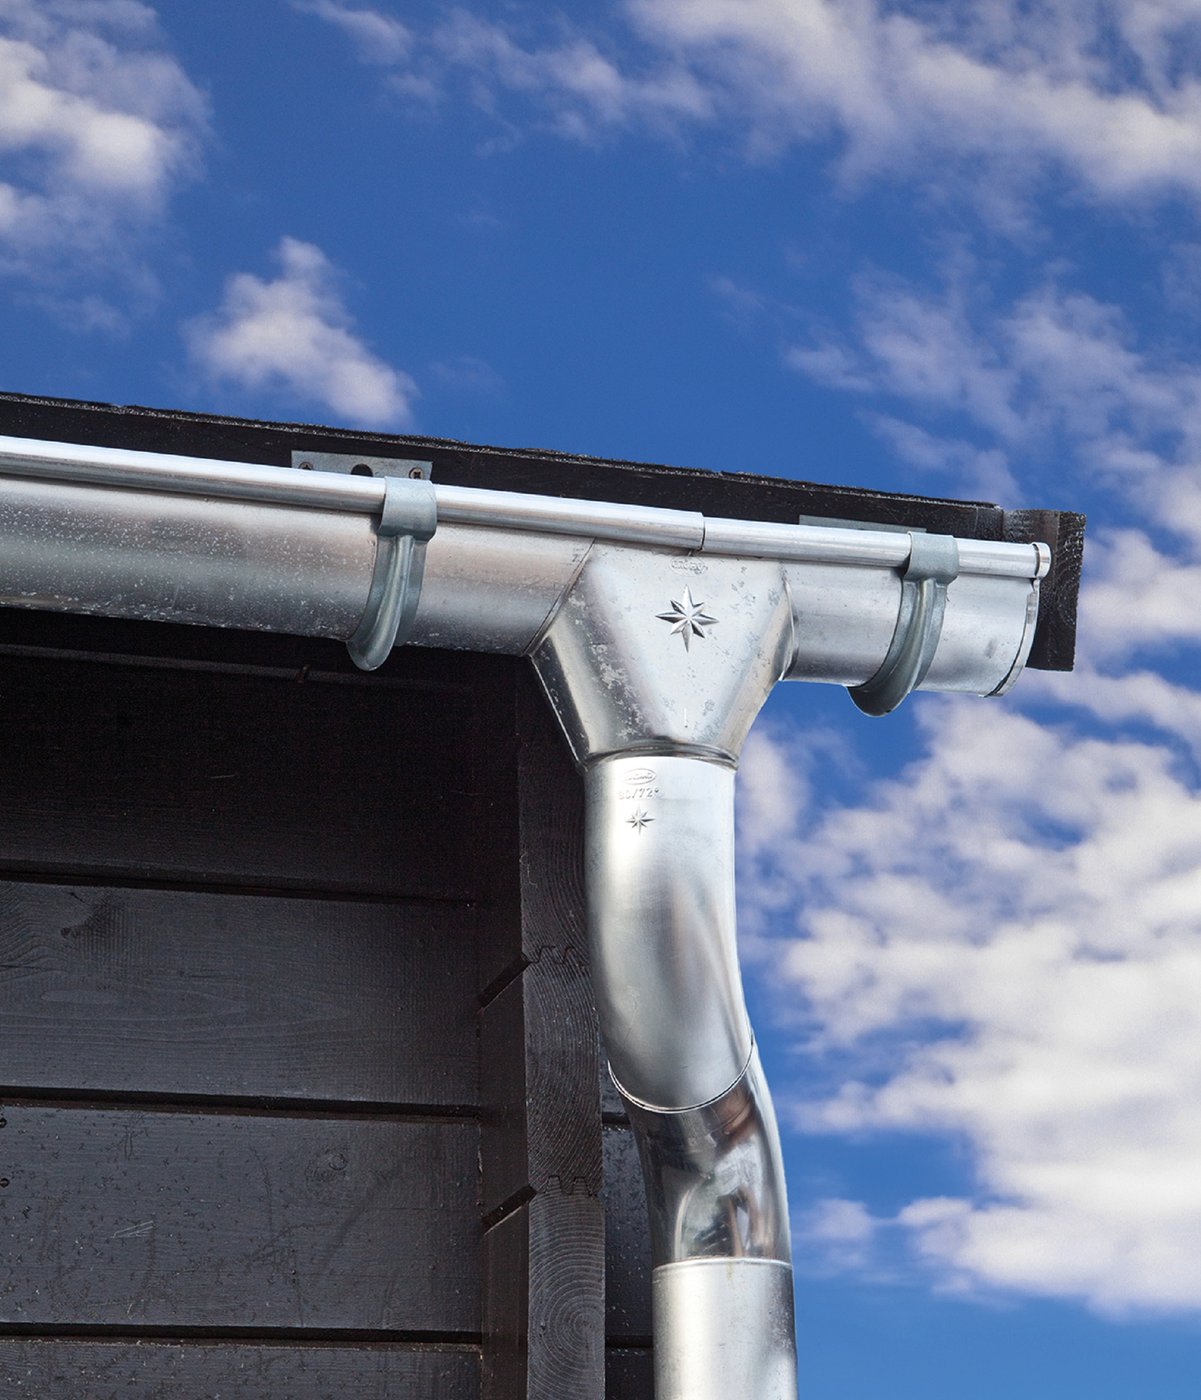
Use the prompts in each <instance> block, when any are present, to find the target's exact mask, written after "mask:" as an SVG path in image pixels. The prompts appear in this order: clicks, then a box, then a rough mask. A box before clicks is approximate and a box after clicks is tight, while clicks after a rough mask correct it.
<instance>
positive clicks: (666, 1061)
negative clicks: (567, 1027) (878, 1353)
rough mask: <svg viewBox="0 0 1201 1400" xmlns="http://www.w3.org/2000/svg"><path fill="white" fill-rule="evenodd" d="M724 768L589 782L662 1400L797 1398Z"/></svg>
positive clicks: (781, 1213)
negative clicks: (739, 931) (646, 1234)
mask: <svg viewBox="0 0 1201 1400" xmlns="http://www.w3.org/2000/svg"><path fill="white" fill-rule="evenodd" d="M733 789H734V770H733V768H732V766H730V765H728V764H726V763H719V762H715V761H713V760H711V759H706V758H699V757H695V756H687V755H678V754H645V753H639V754H635V755H632V756H625V755H610V756H608V757H606V758H604V759H601V760H600V761H598V762H597V763H594V764H593V765H591V766H590V768H589V769H588V770H587V772H586V773H585V791H586V804H587V805H586V811H587V822H586V827H585V830H586V837H585V840H586V851H587V855H586V881H587V890H588V906H589V925H590V941H591V948H592V959H593V979H594V985H595V987H596V995H597V1001H598V1006H599V1008H600V1020H601V1027H602V1030H603V1032H604V1035H605V1041H606V1045H607V1047H608V1049H609V1054H610V1069H611V1072H612V1074H613V1078H614V1081H615V1083H616V1084H617V1088H618V1090H619V1092H620V1093H621V1096H622V1099H623V1100H624V1102H625V1105H626V1108H627V1111H628V1112H629V1116H630V1122H631V1125H632V1127H633V1130H634V1134H635V1137H636V1139H637V1142H638V1150H639V1155H640V1158H641V1161H642V1170H643V1176H644V1179H645V1184H646V1199H647V1210H648V1215H649V1223H650V1236H651V1257H652V1265H653V1275H652V1308H653V1319H654V1347H655V1378H656V1379H655V1394H656V1396H657V1397H658V1400H719V1397H720V1400H732V1398H733V1397H745V1398H746V1400H793V1397H795V1396H796V1342H795V1332H794V1319H793V1297H792V1266H791V1254H790V1248H789V1223H788V1195H787V1191H786V1188H785V1184H784V1170H783V1163H782V1160H781V1153H780V1140H779V1133H778V1130H777V1127H776V1121H775V1115H774V1112H773V1110H772V1103H771V1097H770V1095H769V1093H768V1090H767V1085H766V1082H765V1080H764V1077H763V1072H762V1069H761V1067H760V1064H759V1055H758V1052H757V1050H756V1048H755V1044H754V1039H753V1035H752V1032H751V1027H750V1022H749V1020H748V1017H747V1012H746V1005H745V1001H744V999H743V991H742V982H741V976H740V974H739V969H738V961H737V949H736V942H735V938H736V934H735V917H734V882H733V858H734V857H733V844H734V843H733V835H734V833H733Z"/></svg>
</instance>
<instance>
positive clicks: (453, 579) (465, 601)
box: [410, 524, 591, 656]
mask: <svg viewBox="0 0 1201 1400" xmlns="http://www.w3.org/2000/svg"><path fill="white" fill-rule="evenodd" d="M590 545H591V541H589V540H585V539H573V538H572V537H571V536H569V535H535V534H521V533H518V532H516V531H509V530H486V529H483V528H482V527H477V526H472V525H443V524H439V526H438V530H437V533H436V534H435V535H434V537H433V539H431V540H430V542H429V544H428V545H427V546H426V551H425V563H426V567H425V578H424V581H423V583H422V586H421V599H420V604H419V606H418V609H417V616H416V619H415V621H414V623H413V631H412V635H411V638H410V640H411V641H413V642H414V643H416V645H418V646H423V647H447V648H450V649H451V650H454V651H491V652H500V653H502V654H505V655H508V656H523V655H525V653H526V652H528V651H529V650H530V648H531V647H532V646H533V645H534V644H535V642H536V641H537V640H538V638H539V637H540V636H541V635H542V633H543V631H544V630H545V628H546V626H547V624H548V623H549V622H550V619H551V618H552V617H553V616H554V614H555V612H556V610H557V609H558V607H559V604H560V603H561V602H562V600H563V598H564V595H565V594H566V592H567V590H568V588H569V587H570V586H571V582H572V580H573V579H574V578H575V576H576V574H577V573H578V572H579V570H580V566H581V565H582V564H583V562H584V559H585V558H586V556H587V554H588V550H589V548H590Z"/></svg>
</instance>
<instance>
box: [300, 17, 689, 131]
mask: <svg viewBox="0 0 1201 1400" xmlns="http://www.w3.org/2000/svg"><path fill="white" fill-rule="evenodd" d="M293 4H294V7H295V8H297V9H300V10H304V11H307V12H308V13H311V14H314V15H316V16H318V17H319V18H321V19H325V20H327V21H329V22H330V23H333V24H336V25H337V26H338V27H339V28H342V29H343V30H345V31H347V32H352V30H353V31H361V32H362V34H363V35H365V34H366V33H367V32H368V30H369V29H374V30H377V31H379V32H382V31H383V30H384V28H385V27H390V26H392V25H394V24H395V23H396V21H394V20H391V19H390V18H388V17H387V16H385V15H383V14H382V13H380V12H379V11H376V10H369V9H355V10H351V9H350V8H349V7H348V6H346V5H344V4H342V3H340V0H293ZM549 27H550V28H551V29H552V31H553V32H552V34H551V35H550V37H549V39H548V40H547V41H545V42H539V41H538V40H535V39H530V38H524V37H523V36H520V35H519V34H518V33H517V32H516V31H515V30H514V29H513V28H511V27H508V26H506V25H503V24H499V23H496V22H493V21H491V20H486V19H483V18H481V17H479V16H478V15H475V14H473V13H472V12H471V11H469V10H467V9H464V8H452V9H451V10H450V12H449V14H448V16H447V17H446V18H445V19H443V20H441V21H440V22H439V23H437V24H435V25H433V26H431V27H430V28H429V29H427V30H426V31H424V32H422V33H420V34H415V33H414V32H413V31H411V30H405V33H404V43H403V44H401V43H396V44H393V45H391V46H390V53H389V55H388V57H387V59H384V57H383V53H382V52H381V51H376V52H375V53H373V54H370V55H368V54H367V53H366V52H364V57H370V59H371V61H373V62H379V61H387V62H390V63H391V64H392V65H393V67H394V69H395V72H394V73H393V75H392V79H391V81H392V86H393V87H394V88H395V89H396V90H397V91H399V92H402V93H404V94H406V95H409V96H414V97H417V98H420V99H421V100H423V101H426V102H431V101H436V100H437V99H438V98H440V97H442V96H444V95H445V94H446V92H447V90H448V88H449V87H450V86H451V85H452V84H455V83H465V85H466V90H467V92H468V94H469V96H470V98H471V100H472V101H473V102H474V103H475V105H476V106H478V107H483V108H484V109H485V110H488V111H490V112H496V111H497V108H498V104H499V102H500V100H501V97H502V95H504V94H515V95H517V96H519V97H522V98H525V99H528V100H531V101H533V102H535V103H536V104H537V105H538V107H539V109H540V111H541V113H542V114H543V119H544V120H548V121H549V124H550V126H551V127H552V128H553V129H554V130H556V131H558V133H559V134H560V135H563V136H566V137H569V138H571V139H574V140H581V141H593V140H595V139H596V138H597V136H599V135H600V134H601V133H603V132H605V131H608V130H613V129H618V128H623V127H628V126H631V125H635V124H647V125H650V126H652V127H656V128H658V129H660V130H668V129H674V128H675V127H676V126H677V125H678V123H680V122H681V121H696V120H702V119H704V118H706V117H708V115H709V113H710V102H709V98H708V95H707V93H706V91H705V89H704V87H703V85H702V84H701V83H700V81H698V79H697V78H696V77H695V76H694V75H693V74H692V73H691V72H690V71H689V70H688V69H687V68H686V67H685V66H683V65H680V64H663V63H661V62H658V61H651V62H648V63H646V64H644V66H643V71H637V72H636V71H632V69H630V68H629V67H627V66H626V65H625V64H624V62H621V61H619V60H618V59H617V58H616V57H614V56H613V55H612V54H611V53H609V52H607V51H606V48H605V47H603V46H602V45H601V44H600V43H598V42H597V41H596V40H595V39H594V38H592V37H590V36H588V35H586V34H584V33H582V32H580V31H579V30H577V29H574V28H572V27H570V26H568V25H567V24H566V23H565V22H563V21H555V22H552V23H551V25H550V26H549ZM355 37H356V38H357V37H360V35H359V34H358V33H356V34H355ZM360 47H361V46H360Z"/></svg>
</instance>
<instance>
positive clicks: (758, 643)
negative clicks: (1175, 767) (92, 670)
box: [0, 438, 1050, 1400]
mask: <svg viewBox="0 0 1201 1400" xmlns="http://www.w3.org/2000/svg"><path fill="white" fill-rule="evenodd" d="M372 461H373V462H374V459H372ZM295 462H296V465H295V466H294V467H293V468H286V467H264V466H255V465H251V464H232V463H227V462H216V461H204V460H200V459H196V458H188V457H173V456H164V455H159V454H154V453H146V452H127V451H121V450H114V449H102V448H91V447H80V446H75V445H72V444H66V443H44V442H36V441H31V440H26V439H20V438H0V560H3V563H2V564H0V605H7V606H13V607H26V608H41V609H52V610H61V611H69V612H79V613H92V614H100V615H104V616H111V617H131V618H142V619H154V620H164V621H175V622H190V623H197V624H202V625H207V626H215V627H239V628H251V629H259V630H265V631H278V632H290V633H296V634H300V635H305V636H321V637H335V638H339V639H341V640H344V641H346V642H347V644H348V646H349V647H350V651H351V654H352V656H353V657H354V658H355V660H356V662H358V664H360V665H361V666H364V667H365V668H368V669H371V668H373V667H375V666H378V665H379V664H380V663H381V662H382V661H383V660H384V658H385V657H386V656H387V655H388V653H389V652H390V651H391V649H392V647H393V646H394V645H396V644H398V643H401V642H405V641H408V642H412V643H415V644H418V645H424V646H438V647H452V648H460V649H469V650H477V651H492V652H502V653H509V654H512V655H524V656H529V657H530V659H531V661H532V663H533V665H534V668H535V670H536V672H537V674H538V676H539V678H540V680H541V682H542V685H543V688H544V689H545V691H546V694H547V696H548V698H549V700H550V703H551V706H552V708H553V709H554V711H555V714H556V715H557V717H558V719H559V722H560V724H561V725H562V728H563V731H564V733H565V735H566V737H567V740H568V743H569V744H570V745H571V749H572V752H573V754H574V755H575V759H576V762H577V763H578V765H579V767H580V769H581V770H582V772H583V776H584V785H585V801H586V813H587V822H586V837H585V839H586V854H585V859H586V879H587V890H588V909H589V926H590V940H591V950H592V976H593V983H594V987H595V992H596V1000H597V1006H598V1009H599V1014H600V1022H601V1029H602V1032H603V1035H604V1038H605V1043H606V1045H607V1047H608V1051H609V1055H610V1064H611V1069H612V1072H613V1076H614V1079H615V1081H616V1083H617V1086H618V1088H619V1090H620V1091H621V1093H622V1096H623V1098H624V1100H625V1102H626V1104H627V1106H628V1109H629V1114H630V1119H631V1122H632V1124H633V1126H634V1130H635V1132H636V1134H637V1136H638V1141H639V1146H640V1151H641V1155H642V1162H643V1169H644V1174H645V1178H646V1188H647V1202H648V1207H649V1214H650V1225H651V1238H652V1249H653V1261H654V1277H653V1299H654V1328H655V1375H656V1395H657V1396H658V1400H732V1398H733V1397H746V1398H747V1400H794V1397H795V1396H796V1353H795V1341H794V1331H793V1313H792V1271H791V1263H790V1245H789V1224H788V1205H787V1195H786V1193H785V1189H784V1179H783V1170H782V1166H781V1159H780V1144H779V1136H778V1133H777V1130H776V1125H775V1120H774V1117H773V1113H772V1106H771V1100H770V1097H769V1094H768V1091H767V1087H766V1085H765V1083H764V1080H763V1075H762V1072H761V1070H760V1067H759V1060H758V1057H757V1054H756V1051H755V1043H754V1037H753V1034H752V1031H751V1027H750V1023H749V1020H748V1018H747V1012H746V1005H745V1001H744V998H743V992H742V984H741V975H740V971H739V965H738V956H737V948H736V924H735V908H734V818H733V812H734V802H733V799H734V772H735V768H736V766H737V763H738V756H739V753H740V751H741V748H742V743H743V740H744V739H745V737H746V735H747V732H748V731H749V729H750V726H751V724H752V722H753V721H754V719H755V716H756V715H757V713H758V711H759V709H760V707H761V706H762V704H763V701H764V700H765V699H766V697H767V695H768V693H769V692H770V691H771V689H772V687H773V686H774V685H775V683H776V682H777V681H778V680H782V679H793V680H810V681H824V682H830V683H835V684H839V685H844V686H847V687H848V689H849V690H850V692H851V695H852V697H853V698H854V699H855V701H856V703H857V704H858V705H859V706H860V708H862V709H864V710H865V711H867V712H868V713H871V714H884V713H887V712H888V711H890V710H892V709H894V708H895V707H896V705H898V704H899V703H900V702H901V701H902V700H903V699H904V698H905V696H907V695H908V694H909V693H910V692H911V691H912V690H914V689H915V688H917V687H919V686H921V687H923V688H926V689H934V690H944V691H961V692H968V693H974V694H978V695H996V694H1001V693H1003V692H1004V691H1005V690H1006V689H1007V688H1008V687H1009V686H1010V685H1012V684H1013V682H1014V680H1015V679H1016V678H1017V676H1018V674H1019V673H1020V671H1021V669H1022V667H1023V665H1024V664H1025V661H1026V657H1027V654H1028V652H1029V649H1030V644H1031V641H1032V638H1033V633H1034V625H1035V620H1036V615H1037V603H1038V591H1039V580H1040V579H1041V578H1042V577H1044V576H1045V574H1046V573H1047V570H1048V568H1049V565H1050V551H1049V549H1048V548H1047V546H1045V545H1042V544H1033V545H1023V544H1004V543H992V542H988V541H979V540H970V539H954V538H951V537H948V536H932V535H925V534H922V533H921V532H896V531H887V530H880V529H870V528H867V529H862V530H861V529H842V528H830V527H822V526H809V525H781V524H773V523H765V522H754V521H742V520H724V519H712V518H707V517H705V516H702V515H699V514H696V513H693V512H688V511H675V510H658V509H647V508H640V507H633V506H627V505H619V504H614V503H611V502H603V501H577V500H570V499H560V498H558V497H548V496H534V495H523V494H519V493H509V492H499V491H485V490H476V489H466V488H462V487H454V486H443V485H435V484H434V483H432V482H430V481H428V480H426V479H425V475H426V473H425V470H424V466H423V464H420V463H410V462H407V461H401V462H396V463H392V464H390V465H389V464H379V463H375V465H374V467H369V466H368V465H367V464H363V463H361V462H360V461H359V459H355V458H349V459H347V460H346V461H345V462H333V463H329V462H327V461H323V460H321V459H317V458H313V459H312V460H309V459H306V458H305V457H304V455H303V454H296V459H295ZM326 465H332V466H334V467H335V468H336V469H335V470H320V469H312V468H313V467H315V466H316V467H319V466H326ZM306 468H310V469H308V470H306ZM360 468H361V470H360ZM368 470H374V471H376V472H378V473H381V474H376V475H366V474H362V473H363V472H366V471H368ZM356 472H358V473H359V474H355V473H356Z"/></svg>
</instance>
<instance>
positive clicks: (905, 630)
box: [847, 533, 959, 715]
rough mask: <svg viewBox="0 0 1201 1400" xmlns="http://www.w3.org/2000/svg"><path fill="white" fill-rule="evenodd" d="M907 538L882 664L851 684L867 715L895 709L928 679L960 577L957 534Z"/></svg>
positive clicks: (885, 712)
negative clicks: (949, 592) (949, 593)
mask: <svg viewBox="0 0 1201 1400" xmlns="http://www.w3.org/2000/svg"><path fill="white" fill-rule="evenodd" d="M909 540H910V551H909V562H908V564H907V565H906V567H905V572H904V573H903V574H902V575H901V606H900V609H899V610H898V612H897V625H896V630H895V631H894V632H893V634H892V642H891V644H890V645H889V648H888V652H887V654H886V655H885V657H884V663H883V665H882V666H881V667H880V669H879V670H878V671H877V672H876V674H875V675H874V676H872V678H871V679H870V680H868V681H865V682H864V683H863V684H862V685H857V686H848V688H847V689H848V693H849V695H850V697H851V699H852V700H853V701H854V702H855V704H856V705H858V707H859V708H860V709H861V710H862V711H863V712H864V714H867V715H887V714H891V713H892V711H893V710H895V709H896V708H897V706H898V705H899V704H900V703H901V701H902V700H904V699H905V697H906V696H907V695H909V694H910V692H911V691H914V690H916V689H917V688H918V686H919V685H921V683H922V681H924V680H925V679H926V672H927V671H928V670H929V669H930V663H931V662H932V661H933V660H934V653H935V652H936V651H937V650H938V642H939V638H940V637H941V635H942V619H943V613H944V611H945V609H946V603H947V588H948V587H949V586H950V584H952V583H953V582H954V581H955V579H956V578H958V576H959V545H958V544H957V543H956V541H955V538H954V536H952V535H927V534H915V533H910V535H909Z"/></svg>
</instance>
